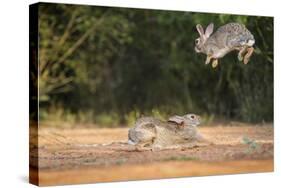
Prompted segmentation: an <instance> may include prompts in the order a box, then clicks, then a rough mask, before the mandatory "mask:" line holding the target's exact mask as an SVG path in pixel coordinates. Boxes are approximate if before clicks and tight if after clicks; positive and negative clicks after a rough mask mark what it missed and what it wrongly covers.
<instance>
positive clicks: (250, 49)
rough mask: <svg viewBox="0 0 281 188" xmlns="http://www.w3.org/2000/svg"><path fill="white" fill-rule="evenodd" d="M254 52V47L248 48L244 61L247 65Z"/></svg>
mask: <svg viewBox="0 0 281 188" xmlns="http://www.w3.org/2000/svg"><path fill="white" fill-rule="evenodd" d="M253 52H254V48H253V47H249V48H247V53H246V55H245V56H244V61H243V63H244V64H245V65H246V64H248V62H249V60H250V57H251V56H252V55H253Z"/></svg>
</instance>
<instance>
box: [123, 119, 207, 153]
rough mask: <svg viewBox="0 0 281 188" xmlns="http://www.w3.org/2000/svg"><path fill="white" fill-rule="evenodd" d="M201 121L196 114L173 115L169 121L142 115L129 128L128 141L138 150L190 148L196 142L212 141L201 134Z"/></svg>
mask: <svg viewBox="0 0 281 188" xmlns="http://www.w3.org/2000/svg"><path fill="white" fill-rule="evenodd" d="M200 122H201V120H200V117H199V116H198V115H195V114H186V115H184V116H172V117H170V118H169V119H168V121H161V120H159V119H157V118H154V117H141V118H139V119H138V120H137V121H136V123H135V126H134V127H133V128H131V129H130V130H129V134H128V143H129V144H131V145H135V146H136V150H145V149H149V150H150V149H151V150H152V151H154V150H161V149H175V148H188V147H190V146H193V145H194V143H198V142H205V143H210V142H209V141H207V140H206V139H205V138H203V137H202V136H201V134H199V132H198V130H197V127H196V126H197V125H199V124H200Z"/></svg>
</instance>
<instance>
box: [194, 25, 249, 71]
mask: <svg viewBox="0 0 281 188" xmlns="http://www.w3.org/2000/svg"><path fill="white" fill-rule="evenodd" d="M196 28H197V31H198V33H199V35H200V37H199V38H197V39H196V40H195V51H196V52H197V53H204V54H206V55H207V58H206V61H205V63H206V64H209V63H210V62H211V61H212V67H213V68H215V67H216V66H217V65H218V59H219V58H222V57H224V56H225V55H226V54H227V53H229V52H231V51H233V50H238V51H239V53H238V60H239V61H243V62H244V64H247V63H248V62H249V60H250V57H251V56H252V54H253V52H254V48H253V45H254V44H255V39H254V36H253V35H252V34H251V32H250V31H249V30H248V29H247V28H246V27H245V26H244V25H243V24H240V23H228V24H226V25H223V26H221V27H220V28H218V30H217V31H216V32H215V33H213V29H214V24H213V23H211V24H209V25H208V27H207V28H206V31H205V32H204V29H203V27H202V26H201V25H200V24H197V25H196ZM212 33H213V34H212Z"/></svg>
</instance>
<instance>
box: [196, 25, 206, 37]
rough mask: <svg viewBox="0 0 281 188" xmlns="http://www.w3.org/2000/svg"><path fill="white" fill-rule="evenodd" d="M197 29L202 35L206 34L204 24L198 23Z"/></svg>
mask: <svg viewBox="0 0 281 188" xmlns="http://www.w3.org/2000/svg"><path fill="white" fill-rule="evenodd" d="M196 29H197V31H198V33H199V35H200V36H204V29H203V27H202V25H200V24H197V25H196Z"/></svg>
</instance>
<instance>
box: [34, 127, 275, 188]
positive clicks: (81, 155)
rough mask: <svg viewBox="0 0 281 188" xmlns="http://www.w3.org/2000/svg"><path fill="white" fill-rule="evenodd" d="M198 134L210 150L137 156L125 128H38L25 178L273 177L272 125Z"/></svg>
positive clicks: (206, 129)
mask: <svg viewBox="0 0 281 188" xmlns="http://www.w3.org/2000/svg"><path fill="white" fill-rule="evenodd" d="M199 131H200V132H201V133H202V134H203V135H204V136H205V137H206V138H207V139H209V140H211V141H212V142H214V145H202V144H198V145H197V146H194V147H192V148H190V149H184V150H181V149H173V150H163V151H157V152H152V151H141V152H139V151H135V148H134V147H133V146H130V145H128V144H126V139H127V132H128V129H127V128H114V129H96V128H80V129H77V128H73V129H55V128H40V129H39V135H38V140H37V135H36V132H31V135H30V144H31V148H30V166H31V174H30V175H31V176H32V177H31V178H35V179H36V178H39V183H40V185H54V184H72V183H89V182H104V181H122V180H136V179H155V178H168V177H182V176H199V175H215V174H231V173H249V172H269V171H273V126H272V125H263V126H260V125H259V126H255V125H232V126H208V127H201V128H199ZM245 140H248V141H250V143H248V142H246V141H245ZM37 159H38V160H37ZM37 168H38V169H39V177H36V170H35V169H37Z"/></svg>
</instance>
